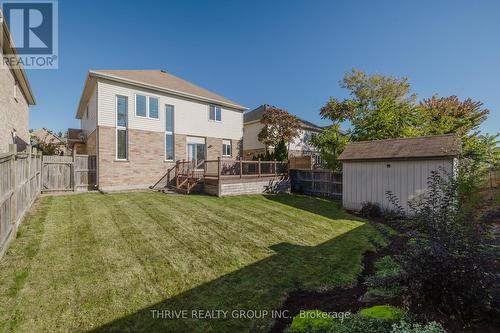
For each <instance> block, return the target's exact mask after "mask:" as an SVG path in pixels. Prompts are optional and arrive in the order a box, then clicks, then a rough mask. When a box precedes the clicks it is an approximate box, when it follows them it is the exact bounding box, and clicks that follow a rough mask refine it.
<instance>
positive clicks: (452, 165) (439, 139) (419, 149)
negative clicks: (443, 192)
mask: <svg viewBox="0 0 500 333" xmlns="http://www.w3.org/2000/svg"><path fill="white" fill-rule="evenodd" d="M460 151H461V150H460V143H459V141H458V140H457V138H456V137H455V136H454V135H453V134H449V135H433V136H422V137H414V138H401V139H388V140H374V141H360V142H353V143H350V144H349V145H348V146H347V147H346V149H345V150H344V152H343V153H342V154H341V155H340V157H339V160H341V161H342V182H343V189H342V204H343V206H344V208H346V209H352V210H359V209H361V206H362V203H363V202H371V203H378V204H379V205H380V206H381V207H382V208H385V209H387V208H389V209H390V208H394V207H392V205H391V203H390V202H389V200H388V198H387V191H391V192H392V193H394V195H395V196H396V197H397V198H399V200H400V203H401V206H402V207H403V208H404V209H405V211H406V212H408V204H407V203H408V200H411V199H414V198H417V197H418V196H420V195H422V194H423V193H425V191H426V189H427V186H428V184H427V182H428V177H429V176H430V175H431V172H432V171H434V170H436V171H441V172H446V173H448V174H450V175H452V176H454V173H455V172H456V165H457V164H456V163H457V158H458V155H459V153H460Z"/></svg>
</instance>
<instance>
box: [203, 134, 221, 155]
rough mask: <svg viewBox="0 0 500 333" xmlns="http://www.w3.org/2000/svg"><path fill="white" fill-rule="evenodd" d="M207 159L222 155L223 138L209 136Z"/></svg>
mask: <svg viewBox="0 0 500 333" xmlns="http://www.w3.org/2000/svg"><path fill="white" fill-rule="evenodd" d="M206 144H207V160H216V159H217V157H219V156H222V139H220V138H207V139H206Z"/></svg>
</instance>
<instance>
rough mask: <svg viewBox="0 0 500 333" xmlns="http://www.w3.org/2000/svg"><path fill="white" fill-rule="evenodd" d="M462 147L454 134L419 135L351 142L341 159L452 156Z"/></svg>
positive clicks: (458, 152)
mask: <svg viewBox="0 0 500 333" xmlns="http://www.w3.org/2000/svg"><path fill="white" fill-rule="evenodd" d="M460 151H461V147H460V143H459V141H458V139H457V138H456V136H455V135H454V134H445V135H431V136H419V137H414V138H400V139H387V140H373V141H359V142H352V143H350V144H349V145H348V146H347V147H346V149H345V150H344V151H343V152H342V154H340V156H339V160H341V161H347V160H373V159H420V158H435V157H451V156H457V155H458V154H460Z"/></svg>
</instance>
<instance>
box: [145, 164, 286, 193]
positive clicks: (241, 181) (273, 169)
mask: <svg viewBox="0 0 500 333" xmlns="http://www.w3.org/2000/svg"><path fill="white" fill-rule="evenodd" d="M164 177H166V187H168V188H170V189H175V190H176V191H177V192H180V193H186V194H189V193H191V192H205V193H208V194H212V195H217V196H225V195H238V194H257V193H263V192H285V191H286V192H288V191H289V187H290V182H289V181H288V162H281V161H260V160H257V161H245V160H236V159H222V158H218V159H217V160H205V161H201V162H200V163H198V164H196V163H195V162H194V161H177V162H176V165H175V166H174V167H173V168H171V169H170V170H169V171H168V172H167V174H166V175H165V176H164ZM158 183H159V182H158ZM158 183H157V184H158ZM157 184H155V186H156V185H157ZM155 186H153V188H154V187H155Z"/></svg>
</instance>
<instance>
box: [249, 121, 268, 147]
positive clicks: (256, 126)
mask: <svg viewBox="0 0 500 333" xmlns="http://www.w3.org/2000/svg"><path fill="white" fill-rule="evenodd" d="M263 126H264V125H262V124H261V123H260V122H259V121H257V122H253V123H247V124H245V125H244V126H243V150H250V149H263V148H266V146H264V145H263V144H262V143H261V142H260V141H259V138H258V135H259V132H260V131H261V129H262V127H263Z"/></svg>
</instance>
